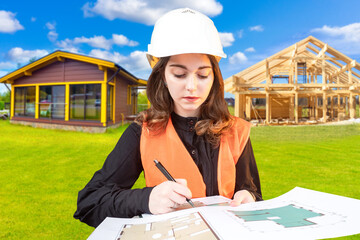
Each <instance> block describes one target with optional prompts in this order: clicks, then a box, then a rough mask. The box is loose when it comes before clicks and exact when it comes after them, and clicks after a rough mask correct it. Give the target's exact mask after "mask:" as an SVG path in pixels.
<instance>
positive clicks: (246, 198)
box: [230, 190, 255, 207]
mask: <svg viewBox="0 0 360 240" xmlns="http://www.w3.org/2000/svg"><path fill="white" fill-rule="evenodd" d="M250 202H255V199H254V197H253V195H252V194H251V193H250V192H249V191H248V190H240V191H237V192H236V193H235V195H234V199H233V200H232V201H231V202H230V206H232V207H236V206H239V205H240V204H242V203H250Z"/></svg>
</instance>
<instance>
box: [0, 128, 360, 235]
mask: <svg viewBox="0 0 360 240" xmlns="http://www.w3.org/2000/svg"><path fill="white" fill-rule="evenodd" d="M124 129H125V127H122V128H119V129H116V130H110V132H108V133H105V134H88V133H80V132H66V131H59V130H46V129H35V128H31V127H25V126H18V125H11V124H9V122H8V121H0V149H1V153H0V154H1V156H2V157H1V158H0V171H1V174H0V182H1V187H0V200H1V201H0V204H1V207H0V216H1V217H0V239H86V238H87V237H88V236H89V235H90V233H91V232H92V231H93V230H94V229H93V228H92V227H88V226H87V225H86V224H83V223H81V222H79V221H78V220H75V219H73V217H72V216H73V213H74V211H75V210H76V199H77V192H78V191H79V190H80V189H82V188H83V187H84V186H85V184H86V183H87V182H88V181H89V179H90V178H91V177H92V175H93V173H94V172H95V171H96V170H97V169H99V168H101V166H102V164H103V162H104V160H105V158H106V156H107V155H108V154H109V153H110V151H111V150H112V149H113V147H114V146H115V144H116V142H117V140H118V139H119V137H120V136H121V133H122V132H123V130H124ZM251 140H252V145H253V148H254V152H255V157H256V159H257V164H258V168H259V171H260V177H261V182H262V191H263V196H264V199H270V198H273V197H276V196H278V195H281V194H283V193H285V192H287V191H289V190H291V189H292V188H294V187H295V186H300V187H305V188H309V189H314V190H318V191H324V192H328V193H334V194H339V195H343V196H347V197H352V198H357V199H360V187H359V185H360V180H359V176H360V148H359V143H360V124H357V125H346V126H299V127H291V126H283V127H268V126H267V127H254V128H253V129H252V133H251ZM143 182H144V181H143V178H141V179H140V180H139V181H138V183H137V186H140V187H141V186H143V185H144V183H143ZM359 237H360V235H356V236H351V237H346V238H344V239H359Z"/></svg>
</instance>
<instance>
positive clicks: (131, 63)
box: [89, 49, 151, 76]
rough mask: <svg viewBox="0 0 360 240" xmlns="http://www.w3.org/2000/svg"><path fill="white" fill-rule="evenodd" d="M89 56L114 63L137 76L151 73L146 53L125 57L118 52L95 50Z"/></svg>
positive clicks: (140, 52) (136, 52)
mask: <svg viewBox="0 0 360 240" xmlns="http://www.w3.org/2000/svg"><path fill="white" fill-rule="evenodd" d="M89 56H93V57H97V58H102V59H106V60H109V61H113V62H115V63H117V64H119V65H120V66H122V67H124V68H125V69H126V70H128V71H129V72H131V73H133V74H134V75H135V76H139V74H140V75H141V74H144V72H145V73H149V72H150V71H151V68H150V65H149V62H148V61H147V59H146V52H143V51H134V52H132V53H130V55H128V56H125V55H122V54H120V53H118V52H109V51H104V50H100V49H93V50H91V52H90V53H89Z"/></svg>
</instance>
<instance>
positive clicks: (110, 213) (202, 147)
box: [74, 113, 262, 227]
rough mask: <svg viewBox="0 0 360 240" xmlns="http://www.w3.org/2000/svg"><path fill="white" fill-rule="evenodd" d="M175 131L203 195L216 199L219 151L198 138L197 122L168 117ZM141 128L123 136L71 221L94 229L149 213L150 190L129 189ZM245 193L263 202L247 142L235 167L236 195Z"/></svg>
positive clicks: (136, 167) (137, 163) (138, 159)
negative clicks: (108, 221)
mask: <svg viewBox="0 0 360 240" xmlns="http://www.w3.org/2000/svg"><path fill="white" fill-rule="evenodd" d="M171 119H172V122H173V125H174V128H175V130H176V132H177V134H178V135H179V137H180V139H181V140H182V142H183V144H184V146H185V147H186V149H187V150H188V151H189V153H190V155H191V156H192V158H193V160H194V162H195V163H196V165H197V166H198V168H199V170H200V173H201V174H202V176H203V179H204V183H205V185H206V195H207V196H214V195H219V191H218V184H217V166H218V156H219V147H217V148H214V147H213V146H212V145H211V144H210V143H209V142H207V141H206V140H205V136H198V135H197V134H196V133H195V130H194V126H195V124H196V121H197V118H194V117H188V118H185V117H181V116H179V115H177V114H175V113H172V114H171ZM141 129H142V128H141V126H139V125H138V124H136V123H132V124H131V125H130V126H129V127H128V128H127V129H126V130H125V132H124V133H123V134H122V136H121V138H120V140H119V141H118V143H117V144H116V146H115V148H114V150H113V151H112V152H111V153H110V154H109V155H108V157H107V159H106V161H105V163H104V165H103V167H102V168H101V169H100V170H98V171H97V172H95V174H94V176H93V177H92V179H91V180H90V182H89V183H88V184H87V185H86V186H85V188H84V189H83V190H81V191H80V192H79V195H78V202H77V211H76V212H75V214H74V218H76V219H80V221H82V222H85V223H87V224H88V225H90V226H93V227H97V226H98V225H99V224H100V223H101V222H102V221H103V220H104V219H105V218H106V217H133V216H136V215H140V214H142V213H150V211H149V196H150V193H151V190H152V187H145V188H143V189H131V187H132V186H133V185H134V183H135V182H136V180H137V179H138V177H139V175H140V173H141V172H142V171H143V166H142V164H141V155H140V136H141ZM243 189H245V190H248V191H249V192H251V193H252V194H253V195H254V196H255V198H256V200H257V201H258V200H262V195H261V189H260V179H259V174H258V170H257V166H256V162H255V158H254V153H253V150H252V146H251V142H250V139H249V140H248V142H247V144H246V146H245V148H244V151H243V153H242V154H241V156H240V158H239V160H238V162H237V164H236V183H235V191H234V193H235V192H237V191H239V190H243Z"/></svg>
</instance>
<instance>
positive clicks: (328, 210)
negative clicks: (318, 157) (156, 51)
mask: <svg viewBox="0 0 360 240" xmlns="http://www.w3.org/2000/svg"><path fill="white" fill-rule="evenodd" d="M192 200H193V202H194V203H195V202H196V203H197V204H196V206H197V207H195V208H187V209H183V210H178V211H172V212H169V213H166V214H156V215H151V214H147V215H142V216H141V217H136V218H113V217H108V218H106V219H105V220H104V221H103V222H102V223H101V224H100V225H99V226H98V227H97V228H96V230H95V231H94V232H93V233H92V234H91V235H90V236H89V238H88V240H128V239H149V240H150V239H151V240H153V239H159V240H165V239H166V240H182V239H190V240H208V239H210V240H212V239H214V240H215V239H222V240H238V239H247V240H248V239H249V240H258V239H277V240H282V239H286V240H287V239H292V240H303V239H324V238H334V237H341V236H347V235H352V234H359V233H360V228H359V222H360V200H359V199H353V198H348V197H344V196H339V195H334V194H330V193H324V192H319V191H314V190H310V189H305V188H300V187H296V188H294V189H292V190H290V191H289V192H287V193H285V194H283V195H280V196H279V197H276V198H273V199H269V200H265V201H259V202H254V203H247V204H241V205H239V206H236V207H232V206H229V201H231V200H230V199H226V198H224V197H220V196H213V197H207V198H198V199H192ZM187 205H189V204H187Z"/></svg>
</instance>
